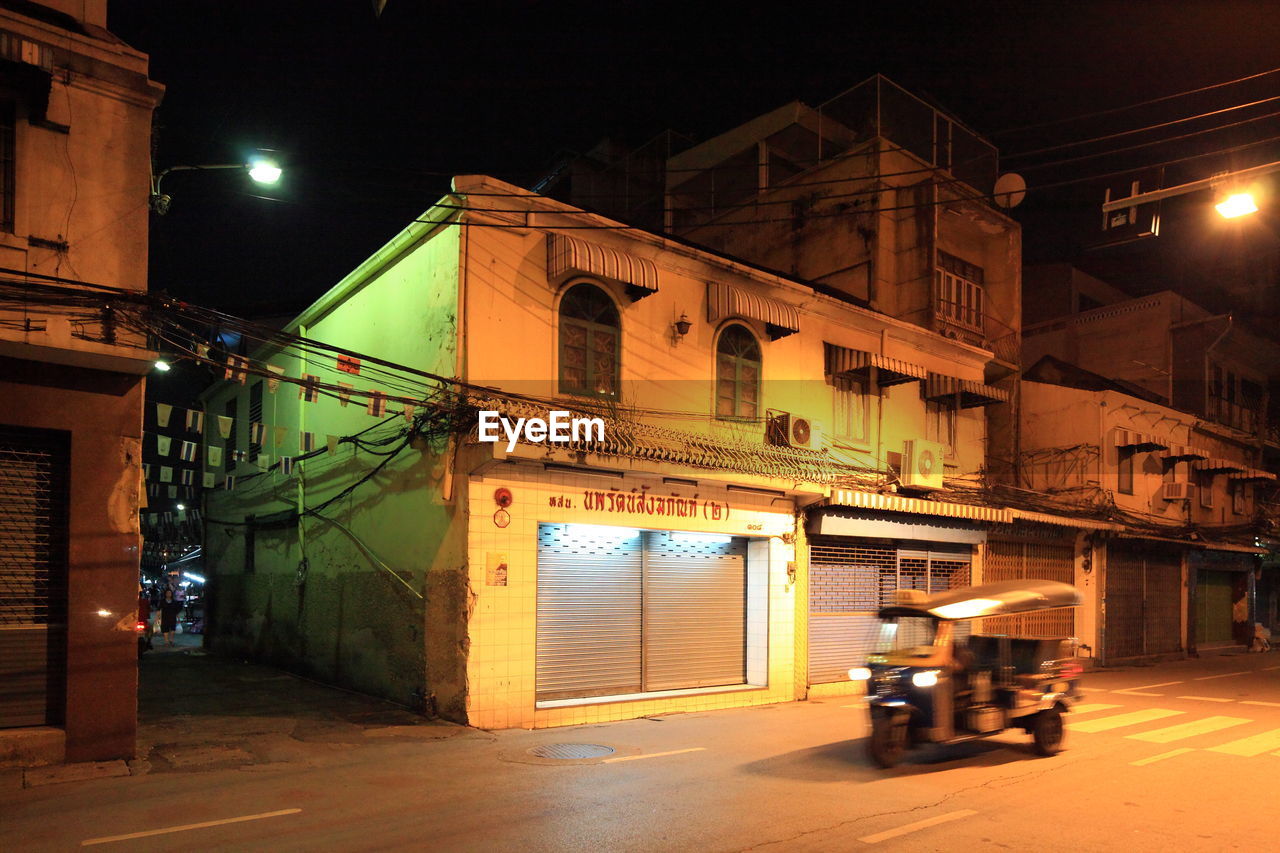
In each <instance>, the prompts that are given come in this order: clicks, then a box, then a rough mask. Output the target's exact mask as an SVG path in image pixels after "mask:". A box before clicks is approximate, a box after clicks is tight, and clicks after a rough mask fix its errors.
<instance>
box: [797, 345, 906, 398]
mask: <svg viewBox="0 0 1280 853" xmlns="http://www.w3.org/2000/svg"><path fill="white" fill-rule="evenodd" d="M822 348H823V351H824V355H825V358H826V371H827V375H828V376H842V377H846V376H847V377H849V378H851V379H865V380H868V381H869V380H870V378H871V376H872V375H873V372H874V375H875V380H876V384H877V385H879V386H880V387H882V388H885V387H888V386H890V385H901V384H902V383H904V382H918V381H923V380H924V379H925V378H926V377H927V376H928V371H927V370H925V369H924V368H923V367H921V366H920V365H918V364H911V363H910V362H906V361H902V360H901V359H896V358H889V357H888V356H886V355H880V354H879V353H874V352H863V351H862V350H857V349H849V348H848V347H842V346H837V345H835V344H829V343H825V342H824V343H823V344H822Z"/></svg>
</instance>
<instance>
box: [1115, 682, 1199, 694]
mask: <svg viewBox="0 0 1280 853" xmlns="http://www.w3.org/2000/svg"><path fill="white" fill-rule="evenodd" d="M1182 683H1184V682H1181V681H1162V682H1160V683H1159V684H1138V685H1135V686H1133V687H1121V688H1120V689H1118V690H1116V692H1117V693H1128V692H1129V691H1130V690H1150V689H1151V688H1152V687H1171V686H1173V685H1174V684H1182Z"/></svg>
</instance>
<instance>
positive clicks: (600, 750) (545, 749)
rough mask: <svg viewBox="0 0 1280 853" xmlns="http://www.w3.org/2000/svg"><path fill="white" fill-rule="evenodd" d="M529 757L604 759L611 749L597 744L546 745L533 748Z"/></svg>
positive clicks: (610, 752)
mask: <svg viewBox="0 0 1280 853" xmlns="http://www.w3.org/2000/svg"><path fill="white" fill-rule="evenodd" d="M529 754H530V755H536V756H537V757H538V758H559V759H562V760H566V761H568V760H573V759H581V758H604V757H605V756H606V755H612V754H613V747H611V746H601V745H600V744H597V743H548V744H543V745H542V746H535V747H533V748H532V749H530V750H529Z"/></svg>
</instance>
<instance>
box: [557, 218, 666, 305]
mask: <svg viewBox="0 0 1280 853" xmlns="http://www.w3.org/2000/svg"><path fill="white" fill-rule="evenodd" d="M574 272H583V273H587V274H589V275H598V276H600V277H601V278H609V279H613V280H614V281H620V282H622V283H623V284H625V285H626V286H627V293H628V295H630V296H631V300H632V301H633V302H634V301H635V300H637V299H642V298H644V297H646V296H649V295H651V294H653V293H657V292H658V266H657V264H655V263H654V262H653V261H649V260H645V259H644V258H638V257H636V256H635V255H630V254H627V253H626V252H622V251H619V250H617V249H610V248H607V247H605V246H601V245H599V244H597V243H591V242H588V241H587V240H581V239H579V238H577V237H569V236H568V235H565V234H548V235H547V276H548V277H549V278H553V279H557V278H560V277H562V276H565V275H568V274H570V273H574Z"/></svg>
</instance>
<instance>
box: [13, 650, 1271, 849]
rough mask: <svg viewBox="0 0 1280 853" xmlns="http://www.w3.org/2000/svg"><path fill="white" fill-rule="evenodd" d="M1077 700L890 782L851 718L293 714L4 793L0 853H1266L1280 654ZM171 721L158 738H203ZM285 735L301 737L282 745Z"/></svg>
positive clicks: (833, 710)
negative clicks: (1040, 750)
mask: <svg viewBox="0 0 1280 853" xmlns="http://www.w3.org/2000/svg"><path fill="white" fill-rule="evenodd" d="M281 683H282V684H283V686H282V687H280V688H275V687H273V685H272V682H271V681H270V677H266V680H260V681H258V682H257V688H256V689H264V687H265V688H266V689H284V688H286V687H289V686H290V682H288V681H285V682H281ZM1084 683H1085V685H1086V688H1087V690H1088V695H1087V698H1086V700H1085V701H1084V703H1082V705H1081V706H1080V707H1079V709H1078V710H1077V711H1076V712H1075V713H1074V714H1072V715H1071V717H1070V719H1069V723H1068V725H1069V731H1068V734H1067V749H1066V751H1064V752H1063V753H1062V754H1061V755H1059V756H1056V757H1053V758H1039V757H1036V756H1035V755H1034V754H1033V753H1032V752H1031V751H1030V749H1029V746H1028V740H1029V739H1028V738H1027V737H1026V736H1025V735H1023V734H1021V733H1020V732H1014V733H1009V734H1007V735H1003V736H999V737H996V738H993V739H990V740H987V741H979V742H973V743H968V744H961V745H956V746H952V747H925V748H922V749H920V750H918V751H914V752H912V753H909V755H908V758H907V760H906V762H905V763H904V764H903V765H902V766H900V767H898V768H896V769H894V770H892V771H882V770H878V769H875V768H873V767H872V766H871V765H870V764H869V762H868V761H867V760H866V759H865V758H864V756H863V741H862V738H863V736H864V734H865V731H866V711H865V709H864V708H863V707H862V706H861V703H860V702H858V701H857V700H856V699H854V698H849V699H843V700H838V699H831V700H825V701H821V702H817V701H814V702H801V703H791V704H786V705H775V706H769V707H764V708H757V709H744V710H733V711H714V712H708V713H705V714H685V715H678V716H669V717H660V718H653V719H643V720H634V721H628V722H621V723H610V724H606V725H598V726H581V727H575V728H566V729H547V730H538V731H501V732H481V731H477V730H470V729H460V728H459V729H453V730H450V731H447V732H446V731H443V730H442V729H441V728H440V727H421V728H419V727H415V726H411V725H402V724H393V725H376V726H365V727H363V728H355V729H351V730H350V731H347V734H346V735H342V736H338V735H335V736H334V737H327V736H325V732H327V731H331V729H326V728H324V725H322V724H323V723H324V720H323V719H319V718H317V709H316V707H315V702H314V701H312V700H307V702H306V704H307V707H308V709H309V710H308V712H307V713H310V714H312V716H311V718H310V723H309V726H310V728H295V729H293V731H294V733H295V737H294V739H293V741H291V744H292V745H291V746H290V747H289V749H288V750H285V749H284V747H283V746H282V745H281V744H280V743H277V742H276V741H270V743H275V744H276V745H275V746H274V747H272V749H275V750H276V753H271V752H270V750H268V751H266V752H263V753H262V755H265V756H266V758H265V759H263V760H261V761H250V762H249V763H241V764H239V765H238V766H230V765H229V764H228V763H227V762H222V763H221V764H220V763H219V762H218V761H212V762H208V763H205V764H190V765H187V766H185V767H184V766H179V765H178V764H174V765H173V766H169V767H167V768H165V769H164V770H163V771H161V770H157V771H155V772H149V773H145V774H143V775H136V776H129V777H124V778H113V779H98V780H93V781H85V782H74V783H66V784H60V785H48V786H44V787H37V788H29V789H23V790H7V791H4V792H3V793H0V849H4V850H15V851H16V850H72V849H83V848H84V847H86V846H87V847H88V848H90V849H101V850H104V851H110V850H121V849H130V850H182V851H189V850H192V849H236V850H268V849H269V850H316V849H322V850H384V849H418V850H507V849H519V850H644V851H650V850H664V851H666V850H699V851H720V850H778V851H782V850H786V851H792V850H824V851H826V850H850V849H859V848H863V847H879V848H881V849H888V850H985V849H1015V850H1072V851H1076V850H1116V849H1123V850H1125V851H1145V850H1159V851H1168V850H1180V851H1181V850H1226V849H1232V848H1235V847H1240V848H1251V849H1276V848H1277V847H1280V822H1277V821H1276V819H1275V817H1274V816H1275V814H1276V807H1275V805H1274V802H1275V798H1276V791H1275V790H1274V784H1273V780H1275V779H1276V778H1277V771H1278V770H1280V654H1263V655H1246V654H1242V653H1237V654H1229V655H1217V656H1211V657H1205V658H1202V659H1200V660H1196V661H1181V662H1176V663H1170V664H1162V665H1158V666H1153V667H1144V668H1130V669H1124V670H1118V671H1106V672H1098V673H1090V674H1087V676H1086V680H1085V682H1084ZM308 689H316V690H319V689H320V688H310V687H309V688H308ZM299 701H301V700H299ZM341 701H342V702H345V703H351V702H353V701H354V702H357V703H358V701H360V700H352V698H351V697H350V696H349V695H346V694H343V696H342V697H341ZM298 707H301V705H299V706H298ZM282 713H283V712H282V711H280V710H279V709H264V708H263V707H258V708H256V709H251V712H248V711H247V712H246V713H245V715H244V716H241V717H239V718H238V719H239V721H240V729H241V730H244V731H248V730H253V729H255V727H256V728H264V727H265V728H272V726H274V729H273V731H274V732H275V733H274V734H272V735H271V737H277V738H278V737H281V736H282V735H281V731H283V730H284V729H285V728H287V725H286V723H287V722H288V721H282V720H280V719H277V717H278V716H279V715H280V714H282ZM300 713H301V712H300ZM344 713H346V715H347V717H346V718H347V719H348V720H349V719H353V717H352V714H351V713H350V709H347V711H344ZM371 713H372V712H371ZM181 716H183V717H184V720H182V721H175V722H174V724H173V725H174V726H177V725H178V723H179V722H182V723H183V724H185V725H186V726H187V727H188V730H190V729H191V727H192V726H193V725H194V726H196V727H198V726H199V725H200V718H199V716H198V715H197V716H192V715H191V714H184V715H181ZM318 716H319V717H323V713H319V715H318ZM375 716H376V713H375ZM209 719H210V720H212V719H213V718H212V717H210V718H209ZM193 721H194V722H193ZM167 725H168V723H166V722H165V721H156V720H152V721H151V723H150V726H151V730H155V728H156V727H157V726H160V727H161V730H163V729H164V727H165V726H167ZM210 725H214V724H213V723H210ZM215 728H216V726H215ZM175 730H176V729H175ZM218 731H223V729H218ZM302 731H306V732H310V733H311V736H308V737H302V738H301V740H299V739H298V736H297V735H298V732H302ZM332 731H337V729H332ZM344 731H346V730H344ZM352 732H355V734H352ZM241 733H242V734H243V731H242V732H241ZM218 737H230V736H229V735H218ZM559 743H573V744H593V745H601V746H609V747H612V748H613V750H614V751H613V752H612V753H610V754H609V755H608V756H606V757H604V758H603V759H590V760H587V761H584V762H579V763H566V762H563V761H556V760H550V759H539V758H536V757H534V756H532V755H530V754H529V752H528V750H529V749H530V748H533V747H537V746H540V745H547V744H559ZM299 744H300V745H299ZM216 746H217V745H216V744H215V745H214V747H216ZM223 747H224V748H227V749H233V748H234V747H233V746H232V745H225V744H224V745H223ZM157 748H158V747H157ZM210 748H213V747H210ZM253 749H254V748H253V747H251V746H246V747H245V748H244V749H242V750H239V751H240V752H242V753H243V754H246V755H247V754H248V752H246V751H245V750H248V751H249V752H252V751H253ZM281 750H283V752H281ZM232 763H234V762H232ZM197 824H208V825H204V826H194V825H197ZM139 833H141V835H139V836H137V837H131V838H121V837H120V836H129V835H133V834H139Z"/></svg>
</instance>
